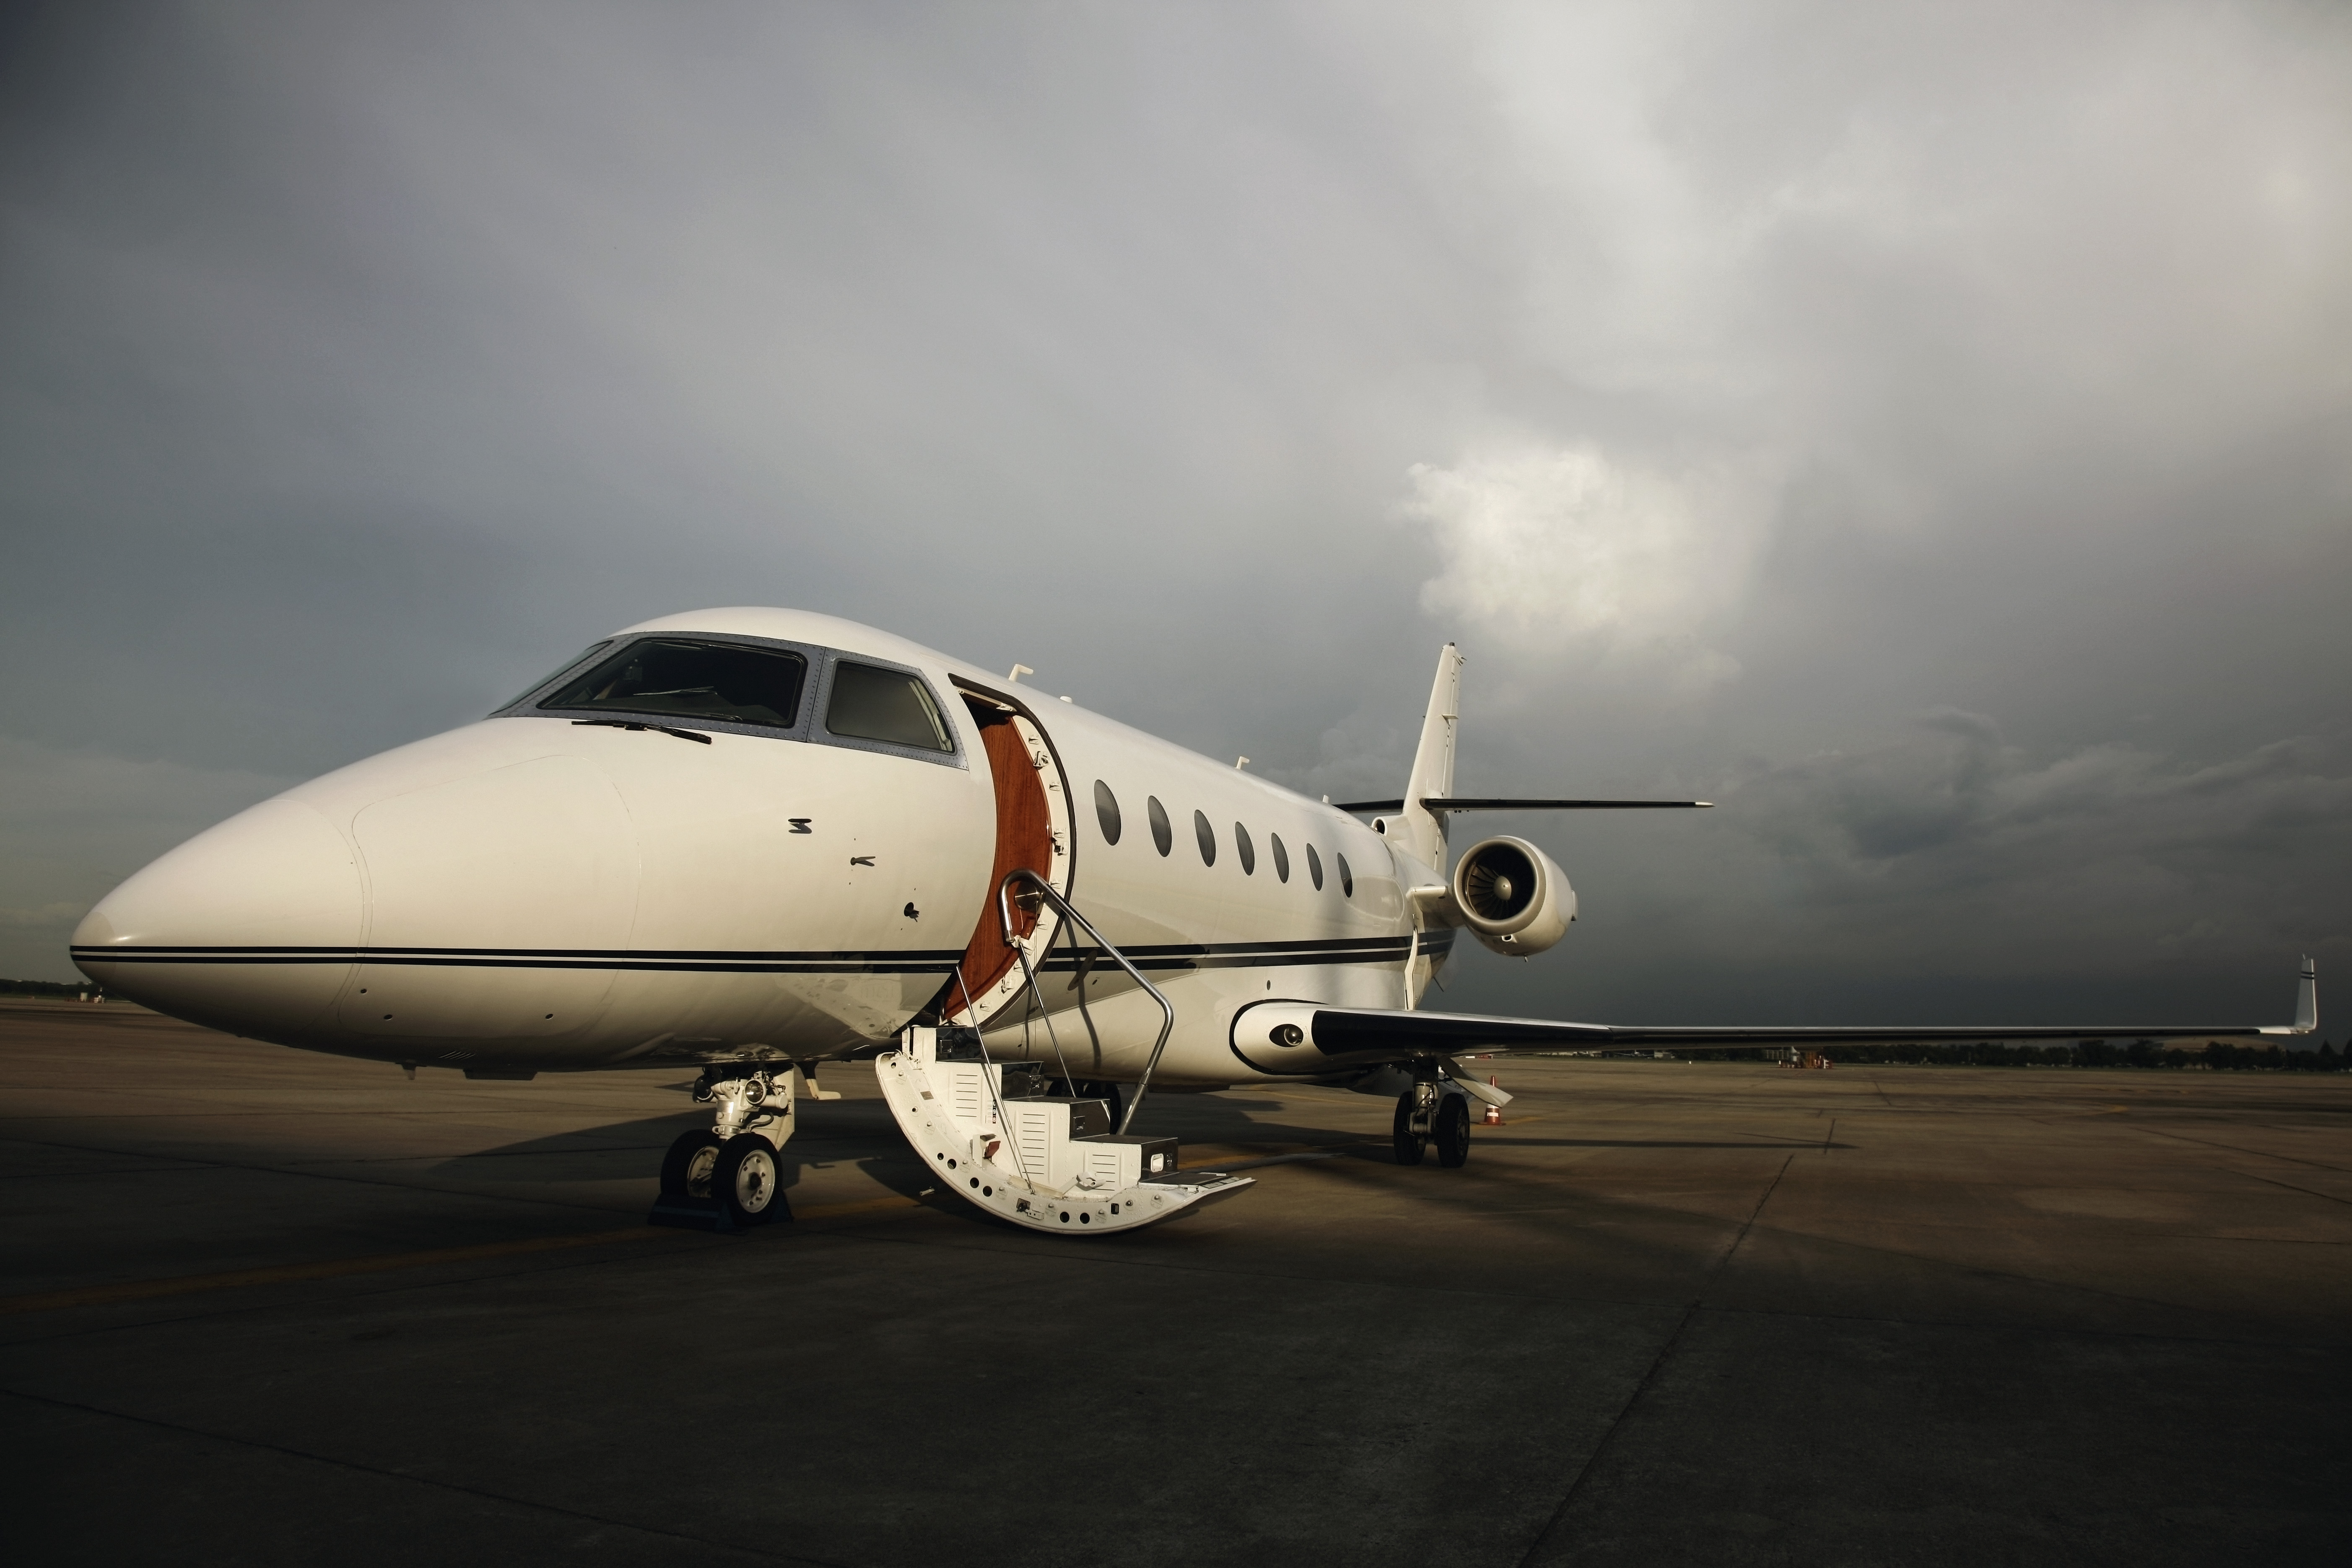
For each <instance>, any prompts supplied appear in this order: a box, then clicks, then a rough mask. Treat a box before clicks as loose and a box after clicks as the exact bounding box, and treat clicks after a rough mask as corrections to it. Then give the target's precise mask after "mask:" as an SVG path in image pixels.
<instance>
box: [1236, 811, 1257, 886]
mask: <svg viewBox="0 0 2352 1568" xmlns="http://www.w3.org/2000/svg"><path fill="white" fill-rule="evenodd" d="M1234 854H1236V855H1238V856H1240V857H1241V858H1242V875H1243V876H1244V877H1255V876H1256V875H1257V846H1256V845H1255V844H1252V843H1251V842H1250V836H1249V829H1248V828H1246V827H1244V826H1242V825H1241V824H1240V823H1238V822H1236V823H1234Z"/></svg>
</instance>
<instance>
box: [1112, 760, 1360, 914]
mask: <svg viewBox="0 0 2352 1568" xmlns="http://www.w3.org/2000/svg"><path fill="white" fill-rule="evenodd" d="M1143 806H1144V815H1145V816H1148V817H1150V819H1151V843H1152V847H1154V848H1156V849H1158V850H1159V851H1160V854H1162V855H1166V854H1167V853H1168V852H1169V851H1170V850H1171V849H1172V848H1174V847H1175V844H1176V829H1175V827H1174V826H1173V825H1172V824H1171V823H1170V822H1169V820H1168V808H1167V807H1166V806H1164V805H1160V797H1159V796H1158V795H1146V796H1145V797H1144V801H1143ZM1095 820H1096V821H1097V822H1098V823H1100V824H1101V825H1102V836H1103V841H1104V842H1105V843H1108V844H1116V843H1118V832H1119V827H1120V826H1121V824H1120V819H1119V814H1118V796H1117V795H1113V794H1112V793H1111V789H1110V785H1108V784H1105V783H1104V782H1103V781H1102V780H1100V779H1097V780H1095ZM1192 837H1193V840H1194V842H1196V843H1197V844H1199V845H1200V847H1201V864H1202V865H1203V866H1213V865H1215V864H1216V863H1217V830H1216V828H1215V827H1213V826H1211V825H1210V822H1209V815H1208V813H1206V812H1203V811H1196V812H1194V813H1193V814H1192ZM1265 841H1266V847H1267V848H1268V849H1269V850H1271V851H1273V855H1274V874H1275V876H1276V878H1277V879H1280V880H1282V881H1285V882H1287V881H1288V880H1290V850H1289V849H1288V847H1286V846H1285V845H1284V844H1283V842H1282V835H1281V834H1279V833H1269V834H1267V835H1266V836H1265ZM1234 854H1235V855H1236V856H1237V857H1239V858H1240V860H1241V863H1242V875H1243V876H1244V877H1255V876H1256V875H1257V844H1256V841H1255V840H1254V839H1252V838H1251V837H1250V830H1249V828H1248V827H1247V826H1245V825H1244V824H1242V823H1239V822H1236V823H1234ZM1331 858H1332V860H1333V862H1334V863H1335V864H1336V865H1337V867H1338V869H1339V891H1340V893H1341V894H1342V895H1343V896H1345V897H1347V898H1350V899H1352V898H1354V897H1355V896H1356V874H1355V873H1354V872H1353V871H1351V870H1349V868H1348V858H1347V857H1346V856H1345V855H1342V854H1340V853H1339V851H1337V850H1334V851H1332V854H1331ZM1307 876H1308V877H1309V878H1310V879H1313V881H1314V883H1315V888H1316V890H1317V891H1318V892H1320V891H1321V890H1322V888H1323V857H1322V856H1320V855H1318V854H1317V853H1316V852H1315V846H1313V845H1312V844H1309V845H1307Z"/></svg>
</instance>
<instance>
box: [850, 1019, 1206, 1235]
mask: <svg viewBox="0 0 2352 1568" xmlns="http://www.w3.org/2000/svg"><path fill="white" fill-rule="evenodd" d="M946 1033H947V1031H944V1030H940V1031H934V1030H931V1029H926V1028H910V1029H908V1031H907V1034H906V1036H905V1037H904V1047H905V1048H903V1049H900V1050H897V1051H890V1052H887V1053H885V1054H884V1055H882V1056H880V1057H877V1058H875V1062H874V1072H875V1078H876V1080H877V1082H878V1083H879V1084H880V1085H881V1088H882V1093H883V1097H884V1099H885V1100H887V1101H888V1103H889V1106H890V1110H891V1113H892V1114H893V1115H894V1116H896V1117H897V1118H898V1125H899V1128H900V1130H901V1131H904V1132H905V1133H906V1135H907V1141H908V1142H909V1143H912V1144H913V1145H914V1146H915V1149H916V1151H917V1152H919V1153H920V1154H921V1155H922V1156H923V1159H924V1162H925V1163H927V1164H929V1165H930V1166H931V1167H932V1173H933V1174H934V1175H935V1176H936V1177H938V1178H940V1181H941V1183H942V1184H944V1185H945V1186H946V1187H947V1188H948V1189H949V1190H950V1191H951V1192H954V1193H957V1194H960V1195H961V1196H962V1197H964V1198H965V1199H967V1200H968V1201H970V1202H971V1203H973V1204H976V1205H979V1206H980V1207H982V1208H984V1209H987V1210H988V1211H989V1212H990V1213H992V1214H994V1215H999V1216H1000V1217H1002V1218H1004V1219H1007V1220H1011V1221H1013V1223H1015V1224H1018V1225H1023V1226H1029V1227H1030V1228H1033V1229H1037V1230H1048V1231H1066V1232H1067V1233H1068V1234H1072V1235H1076V1234H1080V1233H1082V1232H1083V1233H1086V1234H1093V1233H1095V1232H1098V1231H1106V1230H1126V1229H1129V1228H1132V1227H1133V1226H1139V1225H1148V1224H1150V1223H1151V1222H1152V1221H1154V1220H1160V1219H1166V1218H1168V1217H1169V1216H1170V1215H1175V1214H1180V1213H1182V1212H1183V1211H1185V1210H1187V1209H1190V1208H1193V1207H1196V1206H1198V1205H1201V1204H1202V1203H1204V1202H1208V1201H1213V1200H1215V1199H1219V1198H1224V1197H1229V1196H1231V1195H1232V1194H1234V1193H1236V1192H1239V1191H1241V1190H1242V1189H1243V1188H1244V1187H1247V1186H1249V1185H1251V1184H1252V1178H1250V1177H1248V1176H1235V1175H1229V1174H1224V1173H1211V1172H1191V1173H1188V1172H1184V1171H1181V1170H1180V1169H1179V1168H1178V1163H1177V1152H1178V1150H1177V1141H1176V1140H1175V1139H1173V1138H1166V1137H1152V1136H1150V1135H1147V1134H1141V1133H1121V1132H1114V1131H1111V1130H1110V1106H1109V1104H1108V1102H1107V1101H1104V1100H1073V1099H1070V1098H1067V1097H1066V1096H1053V1095H1042V1094H1031V1095H1027V1096H1013V1095H1008V1094H1006V1093H1005V1089H1006V1087H1007V1085H1008V1083H1010V1084H1013V1085H1017V1086H1020V1087H1028V1086H1029V1085H1030V1084H1031V1083H1034V1081H1035V1078H1034V1075H1033V1074H1030V1073H1027V1072H1017V1071H1014V1070H1013V1069H1012V1068H1008V1067H1003V1066H998V1065H996V1064H992V1063H991V1062H989V1061H988V1060H987V1059H986V1058H985V1055H984V1053H982V1052H980V1051H978V1050H977V1049H973V1048H971V1047H970V1044H969V1042H968V1041H965V1040H956V1041H954V1042H952V1044H953V1049H952V1050H951V1051H950V1052H949V1053H948V1054H947V1055H946V1056H945V1057H944V1058H943V1057H942V1055H941V1054H940V1052H939V1051H938V1048H937V1047H938V1045H939V1037H940V1036H941V1035H944V1034H946ZM974 1057H977V1058H980V1059H977V1060H974V1059H970V1058H974ZM1016 1065H1025V1064H1016Z"/></svg>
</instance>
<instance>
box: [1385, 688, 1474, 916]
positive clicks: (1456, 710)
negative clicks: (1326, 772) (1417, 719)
mask: <svg viewBox="0 0 2352 1568" xmlns="http://www.w3.org/2000/svg"><path fill="white" fill-rule="evenodd" d="M1461 718H1462V650H1461V649H1460V648H1458V647H1454V645H1453V644H1452V643H1447V644H1446V645H1445V646H1444V647H1442V648H1440V649H1438V651H1437V679H1436V681H1435V682H1434V683H1433V685H1432V686H1431V687H1430V689H1429V711H1428V713H1427V714H1425V715H1424V716H1423V719H1422V721H1421V747H1420V749H1419V750H1418V751H1416V752H1413V754H1412V777H1410V778H1409V779H1407V780H1406V781H1405V786H1404V809H1403V810H1402V812H1400V813H1399V814H1398V815H1399V816H1402V818H1403V821H1404V826H1405V843H1406V847H1409V848H1410V849H1411V850H1412V852H1413V853H1414V854H1415V855H1418V856H1419V857H1421V858H1422V859H1423V860H1425V861H1427V862H1428V863H1429V864H1430V865H1432V866H1434V867H1436V868H1438V869H1439V870H1441V871H1442V870H1444V868H1445V822H1444V818H1443V817H1440V816H1438V815H1437V814H1436V813H1435V812H1433V811H1431V810H1430V809H1429V808H1428V807H1427V806H1425V805H1422V804H1421V803H1422V802H1423V801H1424V800H1429V799H1433V798H1435V797H1437V796H1441V795H1452V794H1453V793H1454V730H1455V728H1456V727H1457V726H1458V725H1459V724H1460V723H1461Z"/></svg>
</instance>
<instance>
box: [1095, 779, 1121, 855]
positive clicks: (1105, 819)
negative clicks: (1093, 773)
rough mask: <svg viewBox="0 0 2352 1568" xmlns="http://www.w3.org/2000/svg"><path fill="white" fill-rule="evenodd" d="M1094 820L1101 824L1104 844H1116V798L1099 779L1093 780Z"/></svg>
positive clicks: (1108, 787)
mask: <svg viewBox="0 0 2352 1568" xmlns="http://www.w3.org/2000/svg"><path fill="white" fill-rule="evenodd" d="M1095 820H1096V821H1097V822H1099V823H1101V824H1102V830H1103V842H1104V843H1106V844H1116V843H1118V796H1117V795H1113V794H1111V793H1110V785H1108V784H1105V783H1103V782H1102V780H1100V779H1097V780H1095Z"/></svg>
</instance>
